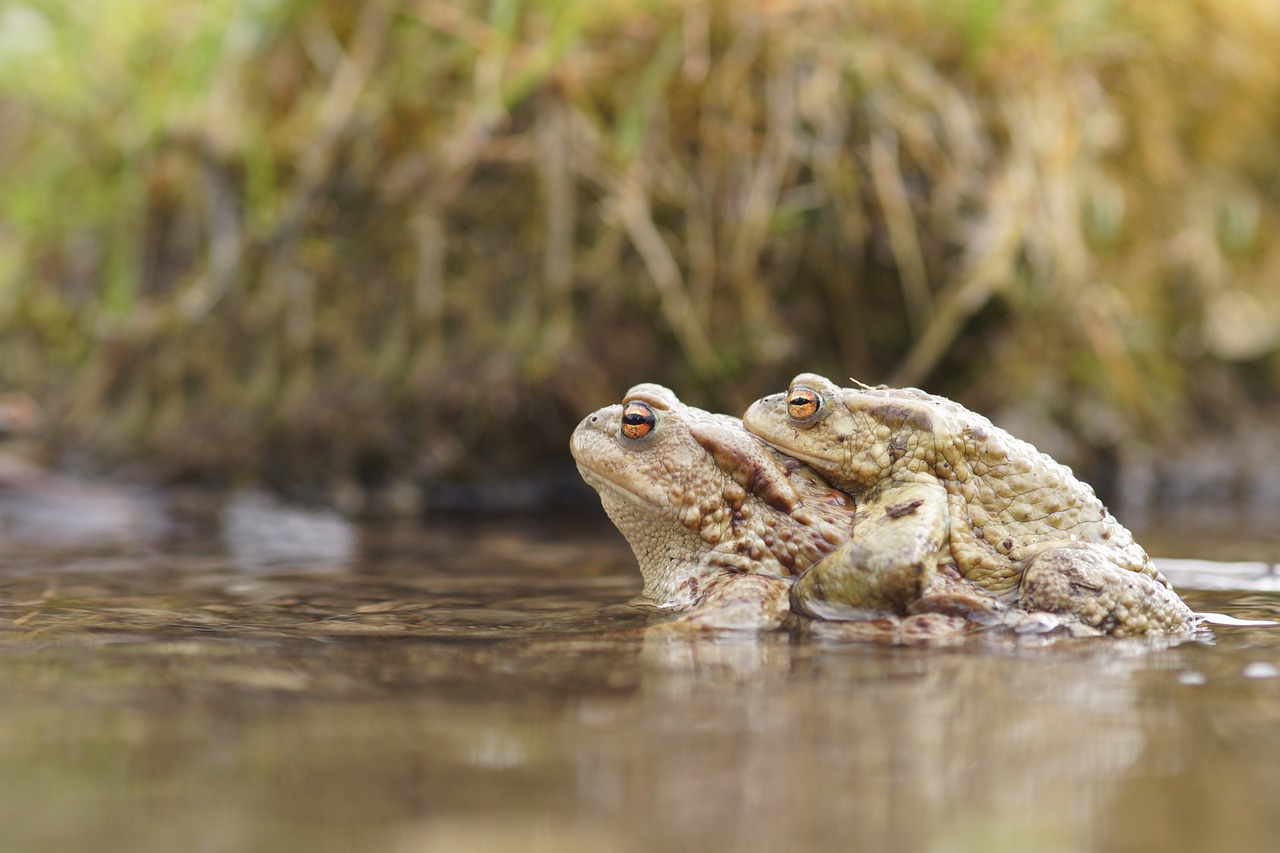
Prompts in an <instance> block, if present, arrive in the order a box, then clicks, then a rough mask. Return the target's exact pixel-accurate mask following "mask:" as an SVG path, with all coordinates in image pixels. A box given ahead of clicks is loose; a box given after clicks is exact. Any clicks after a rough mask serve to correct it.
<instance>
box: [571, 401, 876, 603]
mask: <svg viewBox="0 0 1280 853" xmlns="http://www.w3.org/2000/svg"><path fill="white" fill-rule="evenodd" d="M570 450H571V451H572V453H573V457H574V460H575V461H576V462H577V464H578V470H579V471H580V472H581V474H582V477H583V479H585V480H586V481H587V483H588V484H589V485H591V486H592V487H593V488H594V489H595V490H596V491H597V492H599V493H600V501H601V503H602V504H603V505H604V509H605V512H606V513H607V514H608V516H609V518H610V519H611V520H612V521H613V523H614V524H615V525H616V526H617V527H618V529H619V530H620V531H621V532H622V534H623V536H624V537H626V539H627V542H628V543H629V544H630V545H631V548H632V550H633V551H634V552H635V555H636V560H637V561H638V562H639V564H640V573H641V575H642V577H643V579H644V591H643V593H642V594H641V598H642V600H643V601H645V602H647V603H649V604H651V605H654V606H657V607H659V608H663V609H666V610H670V611H675V612H678V613H681V614H682V616H681V617H680V620H681V621H684V622H687V623H692V624H698V625H706V626H710V627H760V628H765V627H777V626H780V625H781V624H782V622H783V621H784V620H785V618H786V617H787V615H788V613H789V609H790V608H789V603H788V595H789V592H790V587H791V582H792V580H793V579H794V578H795V576H796V575H798V574H800V573H801V572H803V571H804V570H805V569H807V568H809V567H810V566H811V565H813V564H814V563H816V562H817V561H818V560H820V559H822V558H823V557H824V556H826V555H827V554H830V553H832V552H833V551H835V549H836V548H837V546H839V545H840V544H841V543H843V542H844V541H845V540H847V539H848V537H849V532H850V531H851V529H852V524H853V514H854V505H853V501H851V500H850V499H849V498H848V496H847V495H845V494H843V493H842V492H839V491H837V490H835V489H833V488H831V487H830V486H828V485H827V484H826V483H825V482H824V481H823V480H822V478H820V477H819V476H818V475H817V474H815V473H814V472H813V471H812V470H810V469H809V468H808V467H807V466H805V465H803V464H801V463H799V462H797V461H796V460H794V459H791V458H790V457H787V456H784V455H783V454H781V453H778V452H777V451H775V450H773V449H772V448H770V447H769V446H768V445H766V444H765V443H764V442H762V441H760V440H758V439H756V438H755V437H754V436H752V435H750V434H748V433H747V432H746V431H745V430H743V429H742V422H741V421H740V420H739V419H738V418H735V417H731V416H729V415H719V414H712V413H710V412H706V411H703V410H702V409H698V408H695V407H693V406H686V405H684V404H683V403H681V402H680V401H679V399H677V397H676V395H675V394H673V393H672V392H671V391H670V390H668V389H666V388H664V387H662V386H661V385H654V384H648V383H647V384H643V385H637V386H635V387H634V388H632V389H631V390H630V391H628V392H627V395H626V397H625V398H624V399H623V401H622V404H621V405H612V406H606V407H605V408H603V409H600V410H599V411H597V412H595V413H594V414H591V415H588V416H587V417H586V418H585V419H583V421H582V422H581V423H580V424H579V425H578V427H577V429H575V430H574V432H573V436H572V438H571V440H570Z"/></svg>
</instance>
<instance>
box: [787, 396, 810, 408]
mask: <svg viewBox="0 0 1280 853" xmlns="http://www.w3.org/2000/svg"><path fill="white" fill-rule="evenodd" d="M812 402H813V399H812V398H811V397H807V396H804V395H801V394H797V395H796V396H794V397H792V398H791V405H793V406H807V405H809V404H810V403H812Z"/></svg>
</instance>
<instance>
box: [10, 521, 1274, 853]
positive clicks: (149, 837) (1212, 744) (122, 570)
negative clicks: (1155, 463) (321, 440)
mask: <svg viewBox="0 0 1280 853" xmlns="http://www.w3.org/2000/svg"><path fill="white" fill-rule="evenodd" d="M53 505H54V506H55V507H56V502H55V503H54V504H53ZM24 506H26V507H27V508H26V509H20V508H14V507H12V506H10V507H9V508H8V510H5V509H4V507H2V506H0V520H3V521H4V530H5V535H6V537H7V542H8V544H7V546H6V548H5V553H4V556H3V557H0V683H3V685H4V690H3V691H2V692H0V849H3V850H18V851H27V850H31V851H39V850H50V851H53V850H57V851H67V850H89V849H92V850H95V851H116V850H119V851H126V850H128V851H152V850H154V851H171V850H179V849H181V850H207V851H224V850H225V851H259V850H261V851H280V850H387V851H435V850H441V851H446V850H447V851H455V850H521V851H524V850H555V851H611V850H620V851H630V850H636V851H641V850H653V849H666V850H690V851H692V850H713V849H725V850H748V851H749V850H771V851H772V850H827V849H866V850H889V851H892V850H903V851H916V850H922V851H1002V850H1008V851H1027V850H1037V851H1092V850H1135V851H1138V850H1143V851H1145V850H1155V849H1161V850H1174V851H1178V850H1187V851H1191V850H1206V849H1215V850H1217V849H1229V850H1234V851H1251V850H1260V851H1261V850H1273V849H1277V844H1280V808H1278V806H1280V761H1277V760H1276V757H1277V756H1280V628H1277V627H1275V626H1272V625H1268V624H1259V625H1250V624H1232V625H1218V626H1215V627H1214V628H1213V629H1212V633H1211V634H1208V635H1205V636H1202V637H1199V638H1196V639H1194V640H1188V641H1170V640H1159V641H1114V640H1088V641H1067V642H1060V643H1057V644H1054V645H1022V646H1017V645H1010V644H1007V643H994V642H983V641H974V642H970V643H966V644H961V645H958V646H945V647H942V646H939V647H927V646H926V647H889V646H883V645H875V644H868V643H855V642H850V641H847V640H839V639H832V638H826V639H824V638H820V637H819V638H800V637H790V636H787V635H781V634H765V635H751V634H737V635H735V634H723V635H708V636H702V637H695V638H690V637H678V636H671V635H669V634H664V633H662V632H658V631H653V630H650V629H648V628H647V621H646V617H645V615H644V614H642V613H639V612H637V611H635V610H633V609H631V608H628V607H626V606H623V605H621V604H620V602H624V601H625V600H626V599H628V598H629V597H631V596H632V595H634V594H635V593H636V592H638V591H639V579H638V577H637V576H636V573H635V569H634V563H633V562H632V558H631V556H630V554H629V552H628V551H627V550H626V547H625V545H624V544H623V542H622V540H621V537H620V536H618V535H617V534H616V533H615V532H614V531H613V530H612V529H611V528H610V527H608V525H607V523H606V522H604V520H603V518H602V517H601V516H598V515H596V514H595V513H589V514H586V516H585V517H584V516H583V515H582V514H578V515H577V517H560V518H554V519H547V518H530V517H521V518H502V519H488V520H469V521H468V520H463V519H458V518H440V519H437V520H435V521H433V522H431V523H428V524H426V525H412V526H399V527H390V528H381V529H364V530H357V529H355V528H352V527H351V526H349V525H347V524H346V523H345V522H343V521H341V520H340V519H338V518H336V517H334V516H330V515H327V514H324V513H312V512H305V511H296V510H291V509H287V508H281V507H278V506H274V505H272V504H271V503H270V502H268V501H265V500H263V499H260V498H254V497H248V498H242V499H238V500H237V501H235V502H233V503H232V504H231V505H230V506H228V507H225V508H222V509H221V510H219V511H217V513H216V514H215V515H214V516H212V517H208V516H207V515H206V514H205V511H204V509H203V508H201V509H199V510H191V511H184V510H182V508H181V507H180V508H179V510H178V511H177V512H176V513H175V512H170V513H169V515H168V516H166V517H165V518H160V517H159V516H158V515H156V514H155V513H154V512H153V509H154V507H152V506H150V505H149V504H147V503H146V502H145V501H138V502H125V503H124V504H123V505H121V504H119V503H118V502H117V504H115V505H113V508H112V510H111V512H104V513H100V514H99V515H101V516H103V517H107V518H112V519H115V521H112V522H110V523H104V522H101V518H98V516H96V515H95V513H94V512H93V511H92V510H91V508H92V506H93V501H89V502H88V504H86V506H85V507H83V508H80V509H77V511H76V512H73V513H67V512H58V511H56V508H55V510H54V511H52V512H45V514H44V515H40V514H39V513H33V512H32V511H30V507H29V506H28V505H26V504H24ZM122 506H123V507H124V509H123V510H122ZM46 509H47V508H46ZM6 513H7V514H6ZM24 513H25V514H24ZM175 518H176V520H175ZM24 519H25V520H24ZM122 519H123V521H122ZM166 519H167V520H166ZM1170 520H1171V521H1176V522H1177V523H1173V524H1167V525H1163V526H1162V525H1161V524H1160V522H1161V519H1153V520H1152V523H1151V524H1149V525H1148V526H1147V528H1145V529H1144V530H1143V531H1142V533H1141V538H1142V539H1143V540H1144V541H1145V542H1147V543H1148V544H1149V546H1150V548H1151V550H1152V551H1153V552H1154V553H1156V554H1157V555H1159V554H1169V555H1176V556H1177V557H1178V558H1179V559H1180V561H1178V562H1174V561H1172V560H1169V561H1166V563H1167V566H1166V567H1167V568H1168V569H1169V573H1170V574H1171V576H1173V577H1174V579H1175V583H1176V584H1177V585H1179V586H1180V588H1181V589H1182V590H1183V591H1184V592H1185V594H1186V597H1187V598H1188V600H1189V601H1190V603H1191V604H1192V606H1193V607H1195V608H1196V609H1197V610H1204V611H1214V612H1217V613H1221V614H1224V616H1226V617H1229V618H1230V619H1234V620H1262V621H1265V620H1277V619H1280V591H1277V590H1280V583H1277V582H1276V578H1275V575H1274V572H1273V571H1272V568H1271V567H1272V566H1273V565H1274V564H1275V563H1276V562H1280V543H1277V542H1276V541H1273V540H1272V539H1271V538H1270V537H1271V536H1272V534H1270V533H1268V532H1267V529H1266V527H1265V526H1259V527H1257V528H1253V529H1251V530H1246V531H1245V532H1244V533H1243V534H1242V533H1241V532H1240V531H1239V530H1238V529H1237V530H1235V531H1233V530H1232V529H1231V525H1230V522H1231V520H1232V517H1231V516H1224V517H1221V518H1219V519H1217V520H1216V521H1215V520H1212V519H1204V518H1201V517H1197V521H1196V524H1191V523H1189V521H1188V520H1186V519H1182V520H1178V519H1170ZM1237 520H1238V519H1237ZM126 522H127V523H126ZM1197 525H1199V527H1197ZM86 531H87V532H86ZM1162 531H1164V532H1163V533H1162ZM1165 549H1175V550H1165ZM1224 559H1230V560H1239V561H1246V562H1243V563H1237V564H1233V565H1224V564H1222V563H1221V562H1203V561H1204V560H1224Z"/></svg>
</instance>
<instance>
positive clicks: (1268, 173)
mask: <svg viewBox="0 0 1280 853" xmlns="http://www.w3.org/2000/svg"><path fill="white" fill-rule="evenodd" d="M1278 43H1280V14H1278V13H1277V11H1276V6H1275V4H1274V3H1271V2H1268V0H1170V2H1165V3H1158V4H1153V3H1146V2H1143V0H984V2H974V3H952V2H947V0H867V2H860V3H836V2H830V3H828V2H802V0H742V2H734V3H729V2H711V3H705V2H696V0H644V2H620V0H492V2H476V1H475V0H472V2H459V0H372V2H368V3H362V4H351V3H337V2H331V3H320V2H305V0H200V2H194V0H179V1H178V2H175V0H101V2H98V3H94V4H84V3H80V2H76V0H41V2H40V3H23V2H21V0H20V2H18V3H17V4H9V5H7V6H5V7H4V8H3V9H2V10H0V123H2V124H3V127H4V128H5V132H4V133H3V134H2V135H0V391H2V390H6V389H22V390H27V391H29V392H30V393H32V394H33V395H34V396H35V397H36V398H37V399H38V400H39V401H40V402H41V404H42V406H43V407H44V409H45V412H46V425H47V426H48V427H49V435H48V442H49V445H48V446H49V447H51V448H54V449H55V450H58V451H61V452H62V453H64V454H65V453H66V452H68V451H70V450H73V449H74V450H78V451H80V453H79V456H80V457H82V458H89V459H92V460H96V461H97V464H102V465H119V464H120V463H123V462H127V461H136V460H147V461H149V462H150V463H152V464H153V465H156V466H157V470H158V471H159V472H161V473H162V474H164V475H166V476H170V477H172V476H192V477H199V478H202V479H212V480H214V481H219V482H231V481H243V480H266V481H268V482H271V483H275V484H277V485H280V484H286V483H287V484H309V485H311V486H313V487H321V488H330V487H332V486H334V485H335V484H341V483H344V482H361V483H364V484H366V485H379V484H382V483H385V482H388V481H390V480H396V479H401V480H403V479H411V480H414V481H417V482H430V481H439V480H447V479H454V478H460V477H461V478H474V477H489V476H493V477H507V476H512V475H514V474H519V473H522V472H523V473H531V474H536V473H538V472H539V471H540V470H541V467H542V466H545V465H546V464H548V462H547V461H546V460H555V461H556V463H557V464H559V463H560V462H561V460H563V459H564V458H565V453H564V448H565V443H566V438H567V434H568V432H569V430H570V429H571V428H572V426H573V424H574V423H576V421H577V419H578V418H580V417H581V416H582V415H583V414H584V413H585V412H587V411H589V410H591V409H593V408H595V407H597V406H599V405H602V404H604V403H606V402H609V401H613V400H616V399H617V398H618V397H619V396H620V394H621V392H622V391H623V390H624V389H625V388H626V387H627V386H628V385H629V384H631V383H633V382H637V381H643V380H653V381H661V382H664V383H667V384H670V385H671V386H672V387H674V388H675V389H677V391H678V392H679V393H680V394H681V396H682V397H683V398H684V399H686V400H688V401H690V402H694V403H698V404H701V405H705V406H708V407H711V408H718V409H722V410H727V411H741V409H742V408H743V407H744V406H745V404H746V403H748V402H749V401H750V400H751V399H754V398H755V397H756V396H759V395H760V394H762V393H764V392H766V391H771V390H775V389H776V388H778V387H781V386H782V385H783V384H785V381H786V379H787V378H789V377H790V376H791V375H792V374H793V373H795V372H796V371H798V370H815V371H818V372H823V373H827V374H830V375H832V376H854V377H857V378H858V379H860V380H863V381H869V382H880V381H884V382H891V383H910V384H921V385H923V386H925V387H927V388H929V389H930V390H934V391H938V392H942V393H948V394H951V395H953V396H957V397H959V398H961V399H963V400H965V401H966V402H968V403H970V404H971V405H975V406H978V407H981V408H983V409H984V410H986V411H989V412H1009V413H1011V415H1013V416H1018V417H1021V418H1023V419H1024V420H1027V421H1029V422H1035V423H1040V424H1042V425H1053V426H1056V427H1057V428H1059V429H1062V430H1064V431H1066V432H1068V433H1070V434H1072V435H1075V436H1079V437H1080V438H1079V440H1078V443H1079V445H1080V446H1084V447H1093V448H1095V449H1098V448H1102V449H1104V450H1106V449H1108V448H1110V450H1108V452H1114V448H1116V447H1129V446H1132V445H1133V443H1135V442H1138V443H1143V444H1147V445H1151V446H1155V447H1163V446H1166V445H1170V444H1172V443H1176V442H1177V441H1180V440H1182V439H1183V438H1184V437H1185V434H1186V433H1188V432H1194V431H1195V430H1196V429H1201V428H1221V427H1222V426H1223V425H1222V424H1221V423H1212V422H1205V421H1204V419H1203V417H1202V416H1200V415H1198V414H1197V413H1199V412H1203V411H1213V412H1226V411H1233V412H1239V411H1240V410H1241V409H1242V408H1245V407H1248V406H1250V405H1253V404H1254V403H1255V402H1256V401H1257V400H1259V399H1261V397H1262V396H1263V395H1264V394H1265V392H1266V391H1267V389H1270V388H1273V387H1274V386H1275V384H1276V381H1277V379H1280V377H1278V376H1277V371H1278V370H1280V358H1278V357H1277V354H1278V350H1280V288H1277V287H1276V286H1275V282H1276V280H1277V279H1278V278H1280V237H1278V235H1280V228H1278V227H1277V225H1278V222H1277V219H1278V216H1280V52H1277V51H1276V49H1275V45H1276V44H1278Z"/></svg>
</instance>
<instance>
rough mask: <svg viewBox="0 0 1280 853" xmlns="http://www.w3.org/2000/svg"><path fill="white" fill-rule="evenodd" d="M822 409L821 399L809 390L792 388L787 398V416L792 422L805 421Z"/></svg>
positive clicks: (815, 392) (816, 393)
mask: <svg viewBox="0 0 1280 853" xmlns="http://www.w3.org/2000/svg"><path fill="white" fill-rule="evenodd" d="M820 408H822V398H821V397H819V396H818V392H817V391H814V390H813V389H811V388H803V387H802V388H792V389H791V393H790V395H788V397H787V414H788V415H790V416H791V419H792V420H794V421H807V420H809V419H810V418H812V417H813V416H814V415H816V414H818V410H819V409H820Z"/></svg>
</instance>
